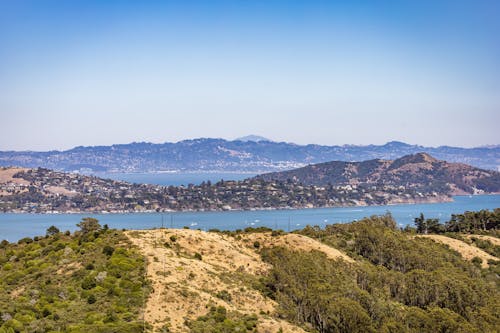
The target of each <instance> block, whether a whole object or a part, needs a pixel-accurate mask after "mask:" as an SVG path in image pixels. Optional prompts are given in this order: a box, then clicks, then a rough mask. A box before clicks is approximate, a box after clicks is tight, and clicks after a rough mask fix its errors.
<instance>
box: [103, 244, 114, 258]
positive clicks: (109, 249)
mask: <svg viewBox="0 0 500 333" xmlns="http://www.w3.org/2000/svg"><path fill="white" fill-rule="evenodd" d="M113 252H115V248H114V247H112V246H109V245H106V246H104V248H103V249H102V253H104V254H105V255H107V256H108V257H110V256H111V255H112V254H113Z"/></svg>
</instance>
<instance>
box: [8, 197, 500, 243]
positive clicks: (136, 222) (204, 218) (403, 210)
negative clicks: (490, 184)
mask: <svg viewBox="0 0 500 333" xmlns="http://www.w3.org/2000/svg"><path fill="white" fill-rule="evenodd" d="M454 199H455V200H454V201H453V202H448V203H438V204H418V205H392V206H372V207H350V208H319V209H296V210H264V211H231V212H186V213H173V214H156V213H138V214H93V215H89V214H59V215H49V214H0V240H1V239H7V240H8V241H11V242H12V241H17V240H19V239H21V238H23V237H27V236H30V237H33V236H36V235H44V234H45V231H46V230H47V228H48V227H49V226H51V225H55V226H57V227H58V228H59V229H60V230H61V231H64V230H70V231H74V230H75V229H76V226H75V224H77V223H78V222H79V221H80V220H81V218H82V217H87V216H92V217H95V218H97V219H99V221H100V222H101V224H105V223H107V224H108V225H109V226H110V227H111V228H119V229H121V228H126V229H147V228H155V227H161V226H162V220H163V225H164V226H165V227H174V228H182V227H183V226H189V227H190V228H192V229H198V228H199V229H202V230H208V229H211V228H218V229H221V230H235V229H243V228H246V227H249V226H252V227H259V226H266V227H271V228H277V229H283V230H289V229H290V230H293V229H300V228H303V227H305V226H306V225H307V224H311V225H319V226H322V227H323V226H325V225H326V224H331V223H343V222H350V221H353V220H356V219H361V218H363V217H365V216H370V215H380V214H384V213H386V212H387V211H389V212H391V213H392V215H393V216H394V218H395V219H396V221H397V222H398V224H399V225H400V226H405V225H407V224H412V223H413V219H414V218H415V217H416V216H417V215H419V214H420V213H421V212H422V213H424V215H425V216H426V217H428V218H439V219H441V221H443V222H444V221H447V220H448V219H449V218H450V215H451V214H452V213H463V212H464V211H467V210H469V211H474V210H481V209H493V208H498V207H500V195H484V196H473V197H469V196H457V197H455V198H454Z"/></svg>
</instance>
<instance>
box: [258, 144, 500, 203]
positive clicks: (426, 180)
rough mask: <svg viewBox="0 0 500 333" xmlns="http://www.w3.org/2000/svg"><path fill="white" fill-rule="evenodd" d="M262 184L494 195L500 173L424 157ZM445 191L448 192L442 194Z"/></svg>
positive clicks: (336, 166) (333, 168)
mask: <svg viewBox="0 0 500 333" xmlns="http://www.w3.org/2000/svg"><path fill="white" fill-rule="evenodd" d="M257 178H259V179H263V180H266V181H273V180H274V181H282V182H285V181H289V180H291V181H293V182H296V183H301V184H304V185H316V186H325V185H329V184H330V185H333V186H342V185H372V184H373V185H377V186H402V187H419V188H434V190H435V191H437V192H447V193H448V194H454V195H456V194H473V193H498V192H500V173H499V172H496V171H489V170H483V169H479V168H475V167H472V166H470V165H466V164H462V163H449V162H446V161H440V160H437V159H435V158H434V157H432V156H430V155H428V154H426V153H417V154H414V155H408V156H404V157H401V158H398V159H396V160H381V159H375V160H369V161H364V162H342V161H334V162H326V163H320V164H314V165H309V166H306V167H303V168H299V169H295V170H289V171H281V172H273V173H268V174H263V175H260V176H257ZM446 188H448V190H446Z"/></svg>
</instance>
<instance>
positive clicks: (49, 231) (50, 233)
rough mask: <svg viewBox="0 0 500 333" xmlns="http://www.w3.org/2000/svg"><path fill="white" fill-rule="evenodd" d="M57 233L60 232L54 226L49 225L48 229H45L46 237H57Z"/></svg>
mask: <svg viewBox="0 0 500 333" xmlns="http://www.w3.org/2000/svg"><path fill="white" fill-rule="evenodd" d="M59 232H60V231H59V229H58V228H57V227H56V226H54V225H51V226H50V227H48V228H47V232H46V235H47V236H54V235H57V234H58V233H59Z"/></svg>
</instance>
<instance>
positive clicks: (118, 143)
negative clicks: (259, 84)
mask: <svg viewBox="0 0 500 333" xmlns="http://www.w3.org/2000/svg"><path fill="white" fill-rule="evenodd" d="M250 135H253V134H250ZM245 136H247V135H245ZM259 136H260V135H259ZM241 137H244V136H241ZM239 138H240V137H238V138H222V137H197V138H185V139H182V140H177V141H163V142H151V141H130V142H115V143H112V144H96V145H76V146H72V147H69V148H64V149H47V150H34V149H23V150H0V151H20V152H22V151H33V152H45V151H67V150H71V149H73V148H77V147H99V146H100V147H107V146H113V145H127V144H134V143H148V144H149V143H151V144H160V145H161V144H166V143H179V142H182V141H189V140H200V139H216V140H217V139H221V140H226V141H236V140H238V139H239ZM265 139H268V140H269V141H271V142H276V143H289V144H296V145H309V144H313V145H321V146H360V147H362V146H368V145H375V146H383V145H386V144H389V143H392V142H401V143H404V144H408V145H412V146H422V147H425V148H439V147H443V146H449V145H440V146H432V145H429V146H427V145H421V144H418V143H411V142H404V141H400V140H389V141H386V142H382V143H369V144H368V143H367V144H351V143H342V144H331V145H328V144H319V143H314V142H308V143H297V142H292V141H284V140H273V139H272V138H265ZM492 146H495V147H496V146H500V145H498V144H490V145H481V146H470V147H466V146H449V147H454V148H490V147H492Z"/></svg>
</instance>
